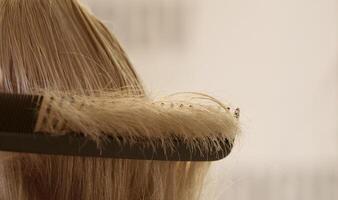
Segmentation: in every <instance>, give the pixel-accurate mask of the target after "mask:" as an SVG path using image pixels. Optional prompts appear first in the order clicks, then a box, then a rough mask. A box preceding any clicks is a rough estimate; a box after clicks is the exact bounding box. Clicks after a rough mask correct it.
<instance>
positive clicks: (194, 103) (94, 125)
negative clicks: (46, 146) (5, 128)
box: [35, 90, 239, 152]
mask: <svg viewBox="0 0 338 200" xmlns="http://www.w3.org/2000/svg"><path fill="white" fill-rule="evenodd" d="M135 94H137V92H130V90H128V91H97V92H96V93H95V95H90V96H88V95H75V94H72V93H65V92H61V93H60V92H51V91H47V92H44V94H43V96H44V101H43V103H42V104H41V107H40V111H39V117H38V120H37V124H36V128H35V131H36V132H48V133H51V134H53V133H54V134H67V133H68V132H76V133H82V134H84V135H86V136H87V137H89V138H91V139H93V140H95V141H96V142H97V143H98V144H100V143H101V141H102V140H104V139H105V137H106V136H112V137H115V138H118V137H120V136H122V137H123V138H128V139H129V141H131V142H133V141H135V142H136V141H137V139H139V138H142V139H146V141H149V143H147V145H149V144H150V145H152V143H153V142H158V141H162V142H161V144H163V145H162V146H163V148H168V147H170V145H171V144H172V140H174V139H176V138H180V139H182V140H183V141H185V143H186V144H187V145H188V146H189V148H190V149H198V150H200V152H208V150H209V148H212V149H214V147H215V146H216V147H217V146H219V145H221V144H220V143H224V142H225V141H226V139H228V140H229V141H233V140H234V137H235V135H236V134H237V133H238V131H239V130H238V120H237V118H236V117H235V113H233V112H232V111H231V110H229V109H228V107H227V106H225V105H223V104H222V103H221V102H218V101H217V100H216V99H215V98H213V97H210V96H208V95H205V94H200V93H177V94H175V95H170V96H166V97H162V98H158V99H152V98H150V97H147V96H144V95H135Z"/></svg>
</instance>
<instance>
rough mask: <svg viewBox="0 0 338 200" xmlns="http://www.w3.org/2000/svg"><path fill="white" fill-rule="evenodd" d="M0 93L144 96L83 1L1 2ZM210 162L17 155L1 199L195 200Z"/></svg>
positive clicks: (1, 174)
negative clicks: (116, 92) (106, 92)
mask: <svg viewBox="0 0 338 200" xmlns="http://www.w3.org/2000/svg"><path fill="white" fill-rule="evenodd" d="M0 76H1V77H0V81H1V82H0V91H1V92H8V93H34V92H37V91H39V90H41V89H44V90H53V91H54V90H57V91H68V92H69V91H70V92H74V93H77V94H86V95H90V94H91V93H92V92H93V93H94V92H95V91H100V90H106V89H108V90H109V89H114V90H130V91H138V93H139V94H144V91H143V86H142V84H141V83H140V80H139V79H138V77H137V75H136V73H135V71H134V69H133V67H132V65H131V63H130V62H129V60H128V58H127V56H126V54H125V52H124V51H123V50H122V48H121V46H120V44H119V43H118V41H117V40H116V38H115V37H114V36H113V35H112V34H111V33H110V32H109V30H108V29H107V28H106V27H105V26H104V25H103V24H102V23H101V22H100V21H99V20H98V19H97V18H96V17H95V16H94V15H93V14H92V13H90V12H89V11H88V10H86V9H85V8H84V7H83V6H82V5H81V4H80V3H79V2H78V0H0ZM208 165H209V164H208V163H194V162H166V161H141V160H122V159H104V158H88V157H87V158H84V157H72V156H56V155H54V156H52V155H37V154H14V155H12V156H11V157H10V158H7V159H4V160H2V161H0V170H1V171H0V199H6V200H7V199H12V200H14V199H15V200H26V199H27V200H45V199H50V200H53V199H54V200H61V199H62V200H71V199H88V200H92V199H96V200H108V199H111V200H113V199H114V200H127V199H128V200H142V199H144V200H173V199H194V198H197V197H198V196H199V191H200V188H199V187H200V186H201V183H202V182H203V177H204V175H205V173H204V170H206V169H207V166H208Z"/></svg>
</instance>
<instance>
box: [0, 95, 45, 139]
mask: <svg viewBox="0 0 338 200" xmlns="http://www.w3.org/2000/svg"><path fill="white" fill-rule="evenodd" d="M42 99H43V98H42V96H37V95H23V94H6V93H0V131H5V132H17V133H24V132H33V130H34V127H35V123H36V119H37V111H38V110H39V105H40V103H41V101H42Z"/></svg>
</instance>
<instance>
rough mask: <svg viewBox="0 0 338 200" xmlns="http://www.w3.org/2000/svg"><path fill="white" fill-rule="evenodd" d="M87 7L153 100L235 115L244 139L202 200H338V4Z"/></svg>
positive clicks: (171, 2)
mask: <svg viewBox="0 0 338 200" xmlns="http://www.w3.org/2000/svg"><path fill="white" fill-rule="evenodd" d="M87 3H88V5H89V6H90V7H91V9H92V10H93V12H94V13H95V14H97V15H98V16H99V17H100V18H101V19H103V20H104V21H105V23H106V24H107V25H108V26H109V27H110V28H111V29H112V30H113V32H115V33H116V34H117V36H118V38H120V40H121V41H122V44H123V45H124V46H125V48H126V50H127V52H128V53H129V55H130V58H131V60H132V62H133V63H134V65H135V68H136V70H137V71H138V73H139V74H140V76H141V77H142V79H143V81H144V83H145V85H146V86H147V89H148V90H149V91H151V94H152V95H160V94H168V93H171V92H177V91H200V92H206V93H209V94H212V95H214V96H215V97H218V98H220V99H221V100H223V101H225V102H230V103H232V104H233V105H234V106H239V107H241V109H242V118H241V121H242V124H243V133H242V135H241V137H240V140H239V142H238V145H237V146H236V149H235V150H234V151H233V154H232V155H231V156H230V157H229V158H228V159H226V160H224V161H221V162H217V163H216V164H215V166H214V167H213V170H212V172H211V174H210V179H209V180H208V184H209V186H211V187H212V188H213V189H214V190H215V191H217V192H215V193H214V194H213V195H212V196H206V199H227V198H228V199H248V200H252V199H259V200H264V199H267V200H268V199H269V200H272V199H273V200H275V199H277V200H278V199H283V200H284V199H287V200H289V199H290V200H291V199H295V200H296V199H297V200H299V199H306V200H310V199H313V200H315V199H316V200H334V199H338V193H337V192H336V190H337V188H338V171H337V170H338V157H337V156H338V126H337V121H338V95H337V92H338V78H337V74H338V70H337V68H338V66H337V64H338V63H337V61H338V58H337V47H338V42H337V37H338V30H337V25H338V14H337V13H338V8H337V4H338V3H337V1H336V0H212V1H203V0H194V1H192V0H184V1H182V0H180V1H178V0H156V1H155V0H152V1H151V0H148V1H147V0H142V1H140V0H139V1H136V0H135V1H132V0H128V1H127V0H123V1H122V0H120V1H117V0H116V1H113V0H95V1H94V0H87ZM208 195H210V194H208Z"/></svg>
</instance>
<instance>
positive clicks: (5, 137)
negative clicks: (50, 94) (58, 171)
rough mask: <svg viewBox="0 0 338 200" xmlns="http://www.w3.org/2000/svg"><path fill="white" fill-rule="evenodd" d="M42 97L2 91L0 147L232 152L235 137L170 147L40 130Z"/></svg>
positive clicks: (203, 157) (150, 154) (206, 156)
mask: <svg viewBox="0 0 338 200" xmlns="http://www.w3.org/2000/svg"><path fill="white" fill-rule="evenodd" d="M42 100H43V96H37V95H23V94H7V93H0V151H9V152H21V153H37V154H49V155H66V156H84V157H104V158H116V159H138V160H163V161H215V160H220V159H222V158H225V157H226V156H228V155H229V153H230V152H231V149H232V141H229V140H227V139H224V141H218V142H217V144H218V145H215V146H213V145H210V146H212V147H211V148H209V149H208V151H207V152H202V151H201V150H197V149H195V150H193V149H191V146H189V145H188V144H187V142H185V141H184V140H183V138H178V137H173V138H170V149H166V148H164V147H163V145H162V144H163V140H159V141H158V142H156V140H152V143H151V144H152V145H145V144H147V143H149V141H147V140H146V139H144V138H140V139H135V138H133V141H131V142H129V141H128V139H127V138H123V137H117V138H116V137H108V138H107V139H106V140H105V142H104V143H102V144H101V145H100V146H98V145H97V143H96V142H95V141H93V140H91V139H89V138H87V137H85V136H84V135H82V134H81V133H67V134H64V135H50V134H48V133H37V132H34V128H35V124H36V121H37V118H38V111H39V108H40V105H41V102H42ZM208 140H209V141H208ZM214 140H215V139H214ZM214 140H212V139H211V138H206V139H205V140H203V144H205V143H206V142H207V143H210V144H211V143H215V141H214ZM217 140H219V139H217ZM154 141H155V142H154ZM196 142H198V141H195V142H194V143H195V145H196ZM203 144H200V146H202V145H203ZM196 146H199V145H198V144H197V145H196Z"/></svg>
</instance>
